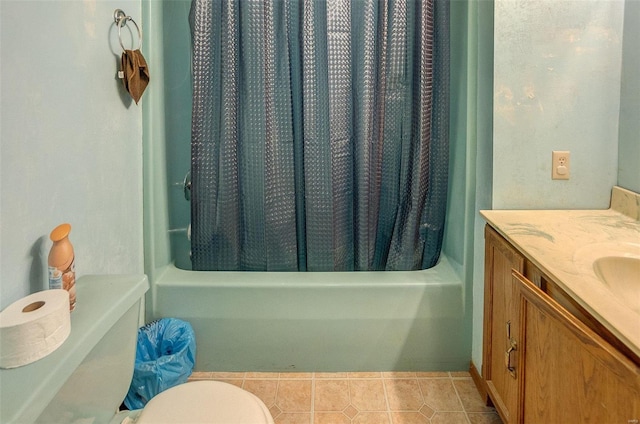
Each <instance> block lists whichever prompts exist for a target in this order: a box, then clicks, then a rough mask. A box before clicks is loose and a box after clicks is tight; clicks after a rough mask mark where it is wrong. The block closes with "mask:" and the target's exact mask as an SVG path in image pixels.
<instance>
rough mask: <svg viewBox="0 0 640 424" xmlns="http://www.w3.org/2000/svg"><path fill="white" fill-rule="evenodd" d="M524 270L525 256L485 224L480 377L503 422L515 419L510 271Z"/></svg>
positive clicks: (514, 330)
mask: <svg viewBox="0 0 640 424" xmlns="http://www.w3.org/2000/svg"><path fill="white" fill-rule="evenodd" d="M512 269H514V270H516V271H519V272H523V269H524V257H523V256H522V255H521V254H520V253H519V252H518V251H517V250H516V249H514V248H513V247H512V246H511V244H509V243H508V242H507V241H506V240H505V239H504V238H502V236H500V235H499V234H498V233H497V232H496V231H495V230H493V229H492V228H491V227H489V226H488V225H487V226H486V227H485V268H484V281H485V286H484V338H483V340H484V342H483V343H484V345H483V360H482V377H483V378H484V381H485V382H486V388H487V393H488V394H489V397H490V398H491V400H492V401H493V404H494V406H495V407H496V409H497V410H498V413H499V414H500V416H501V417H502V419H503V420H504V421H505V422H508V423H509V422H516V419H515V418H514V414H515V413H516V411H517V405H518V380H517V369H516V365H517V364H516V363H515V361H516V355H515V352H516V350H517V345H516V346H513V343H514V342H515V341H516V340H517V339H518V335H517V332H518V309H517V297H516V293H515V287H514V285H513V282H512V277H511V270H512Z"/></svg>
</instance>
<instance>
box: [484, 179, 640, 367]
mask: <svg viewBox="0 0 640 424" xmlns="http://www.w3.org/2000/svg"><path fill="white" fill-rule="evenodd" d="M480 213H481V215H482V216H483V217H484V218H485V219H486V221H487V222H488V223H489V224H490V225H491V226H492V227H493V228H494V229H495V230H496V231H498V232H499V233H500V234H501V235H502V236H503V237H505V238H506V239H507V240H508V241H509V242H510V243H511V244H513V245H514V246H515V247H516V248H517V249H518V250H520V251H521V253H522V254H523V255H524V256H525V257H526V258H527V259H529V260H530V261H531V262H532V263H534V264H535V265H536V266H537V267H538V268H539V269H540V270H541V271H542V272H544V273H545V274H546V275H547V277H549V278H550V279H552V280H553V281H554V282H555V283H556V284H558V285H559V286H560V287H561V288H562V289H563V290H565V291H566V292H567V293H568V294H569V295H570V296H571V297H572V298H573V299H574V300H575V301H576V302H578V303H579V304H580V305H582V306H583V307H584V308H585V309H586V310H587V311H588V312H589V313H590V314H592V315H593V316H594V318H596V319H597V320H598V321H599V322H600V323H601V324H602V325H604V326H605V327H606V328H607V329H608V330H609V331H611V332H612V333H613V334H614V335H616V337H618V338H619V339H620V341H621V342H622V343H624V344H625V345H626V346H628V347H629V349H631V350H632V351H633V352H634V353H635V354H637V355H638V356H640V310H633V309H632V308H631V307H629V306H627V305H625V304H624V303H623V302H622V301H621V300H620V299H619V298H618V297H616V296H615V295H614V294H612V293H611V292H610V291H609V290H608V289H607V287H606V286H605V285H604V284H603V283H602V282H600V281H599V279H598V278H597V276H596V274H595V272H594V271H593V270H592V269H588V268H589V267H588V266H584V263H581V260H580V258H581V255H582V253H583V252H584V251H585V249H588V247H589V246H593V245H595V244H602V243H611V244H623V243H630V244H632V245H634V249H635V247H637V248H638V249H640V195H639V194H637V193H634V192H631V191H629V190H625V189H622V188H620V187H614V189H613V191H612V197H611V208H610V209H604V210H490V211H480ZM638 283H639V285H640V275H639V276H638ZM638 295H639V296H640V288H639V294H638Z"/></svg>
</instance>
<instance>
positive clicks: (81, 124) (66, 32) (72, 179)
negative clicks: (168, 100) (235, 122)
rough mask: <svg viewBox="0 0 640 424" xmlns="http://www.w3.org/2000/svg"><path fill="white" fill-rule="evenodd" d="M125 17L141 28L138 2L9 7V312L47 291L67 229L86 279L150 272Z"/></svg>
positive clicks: (0, 35)
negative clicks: (54, 252)
mask: <svg viewBox="0 0 640 424" xmlns="http://www.w3.org/2000/svg"><path fill="white" fill-rule="evenodd" d="M116 8H122V9H124V10H125V11H126V12H127V13H128V14H129V15H132V16H133V17H134V18H135V19H136V22H138V23H139V24H141V22H139V21H138V20H139V19H141V12H140V9H141V3H140V1H139V0H119V1H99V2H95V1H83V2H81V1H55V2H54V1H11V0H7V1H5V0H3V1H2V2H0V20H1V22H0V39H1V40H2V49H1V50H0V62H1V63H2V71H1V72H0V75H1V76H0V82H1V91H2V96H1V99H0V101H1V108H2V109H1V110H2V113H1V117H0V120H1V121H0V128H1V130H0V131H1V133H0V139H1V141H0V149H1V150H2V155H1V159H0V169H1V191H0V196H1V198H0V203H1V204H2V208H1V209H0V221H1V226H0V228H1V232H2V235H1V242H0V243H1V249H0V251H1V254H0V268H1V269H2V276H1V278H2V283H1V286H0V308H4V307H6V306H8V305H9V304H11V303H13V302H14V301H16V300H17V299H19V298H21V297H24V296H26V295H28V294H29V293H31V292H35V291H39V290H42V289H43V288H44V287H45V284H46V281H47V275H46V268H45V267H46V259H47V258H46V256H47V254H48V249H49V246H50V243H51V242H50V241H49V238H48V235H49V232H50V231H51V230H52V229H53V228H54V227H55V226H56V225H58V224H60V223H62V222H69V223H70V224H71V225H72V227H73V229H72V231H71V235H70V239H71V241H72V243H73V245H74V247H75V252H76V257H77V261H76V267H77V268H76V273H77V275H78V276H81V275H84V274H88V273H138V274H139V273H142V271H143V264H142V262H143V261H142V200H141V199H142V147H141V142H140V141H141V139H142V113H141V108H140V107H138V106H136V105H135V103H133V102H132V101H131V98H127V95H126V93H125V92H124V91H123V89H122V82H121V81H120V80H118V79H117V78H116V72H117V69H118V66H119V55H120V53H121V47H120V45H119V43H118V34H117V28H116V27H115V24H114V22H113V11H114V9H116ZM126 35H127V31H126V30H124V31H123V36H125V41H126ZM153 72H154V71H153V69H152V70H151V75H152V83H151V84H152V85H151V87H150V89H151V90H152V89H153V86H154V84H155V83H154V81H153ZM145 100H146V99H145V98H144V97H143V98H142V103H144V102H145ZM84 301H85V300H84V299H82V296H80V297H79V299H78V302H79V303H80V304H81V303H83V302H84Z"/></svg>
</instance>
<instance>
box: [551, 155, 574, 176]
mask: <svg viewBox="0 0 640 424" xmlns="http://www.w3.org/2000/svg"><path fill="white" fill-rule="evenodd" d="M570 171H571V153H570V152H568V151H566V150H554V151H553V154H552V160H551V179H553V180H568V179H569V174H570Z"/></svg>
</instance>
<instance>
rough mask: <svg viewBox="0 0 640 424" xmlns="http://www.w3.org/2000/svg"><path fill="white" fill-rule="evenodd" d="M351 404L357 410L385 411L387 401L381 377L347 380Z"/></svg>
mask: <svg viewBox="0 0 640 424" xmlns="http://www.w3.org/2000/svg"><path fill="white" fill-rule="evenodd" d="M349 393H350V394H351V404H352V405H353V406H354V407H355V408H356V409H358V411H386V410H387V402H386V400H385V395H384V386H383V384H382V380H381V379H373V380H367V379H354V380H349Z"/></svg>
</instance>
